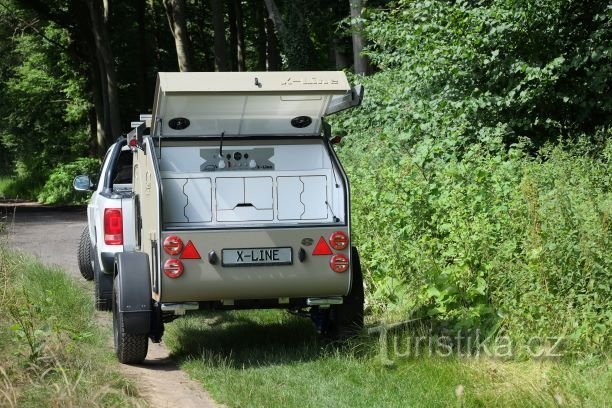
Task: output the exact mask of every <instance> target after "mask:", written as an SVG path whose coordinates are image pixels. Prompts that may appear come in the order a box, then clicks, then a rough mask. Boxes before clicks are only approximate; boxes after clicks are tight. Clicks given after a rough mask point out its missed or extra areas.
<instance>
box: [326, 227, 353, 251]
mask: <svg viewBox="0 0 612 408" xmlns="http://www.w3.org/2000/svg"><path fill="white" fill-rule="evenodd" d="M329 245H331V247H332V248H334V249H336V250H338V251H341V250H343V249H346V247H347V246H348V238H347V237H346V234H345V233H344V232H342V231H336V232H334V233H333V234H331V237H329Z"/></svg>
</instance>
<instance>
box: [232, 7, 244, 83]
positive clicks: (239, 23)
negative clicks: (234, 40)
mask: <svg viewBox="0 0 612 408" xmlns="http://www.w3.org/2000/svg"><path fill="white" fill-rule="evenodd" d="M234 12H235V15H236V36H237V37H238V49H237V50H236V59H237V62H238V71H246V60H245V51H246V49H245V45H244V21H243V15H242V4H241V3H240V0H234Z"/></svg>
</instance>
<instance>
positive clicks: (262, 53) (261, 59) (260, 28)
mask: <svg viewBox="0 0 612 408" xmlns="http://www.w3.org/2000/svg"><path fill="white" fill-rule="evenodd" d="M254 7H255V13H254V14H255V16H254V18H255V29H256V31H257V36H256V38H255V49H256V50H257V62H256V64H255V70H257V71H265V70H266V43H267V39H266V21H267V17H265V15H266V14H265V13H264V12H265V9H264V8H265V4H264V3H263V1H261V0H255V5H254Z"/></svg>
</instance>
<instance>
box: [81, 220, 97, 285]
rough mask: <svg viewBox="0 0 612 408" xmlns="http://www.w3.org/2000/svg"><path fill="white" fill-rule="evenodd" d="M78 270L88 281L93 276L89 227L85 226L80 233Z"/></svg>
mask: <svg viewBox="0 0 612 408" xmlns="http://www.w3.org/2000/svg"><path fill="white" fill-rule="evenodd" d="M79 271H81V275H82V276H83V277H84V278H85V279H87V280H88V281H90V280H92V279H93V278H94V270H93V262H92V257H91V239H90V238H89V228H88V227H87V226H85V228H84V229H83V232H82V233H81V241H80V242H79Z"/></svg>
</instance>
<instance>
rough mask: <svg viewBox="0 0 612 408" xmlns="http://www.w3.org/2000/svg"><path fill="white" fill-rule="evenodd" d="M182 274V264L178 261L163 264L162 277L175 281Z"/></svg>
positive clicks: (172, 260) (170, 260)
mask: <svg viewBox="0 0 612 408" xmlns="http://www.w3.org/2000/svg"><path fill="white" fill-rule="evenodd" d="M182 274H183V263H182V262H181V261H179V260H178V259H168V260H167V261H166V262H165V263H164V275H166V276H167V277H169V278H172V279H175V278H178V277H179V276H181V275H182Z"/></svg>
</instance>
